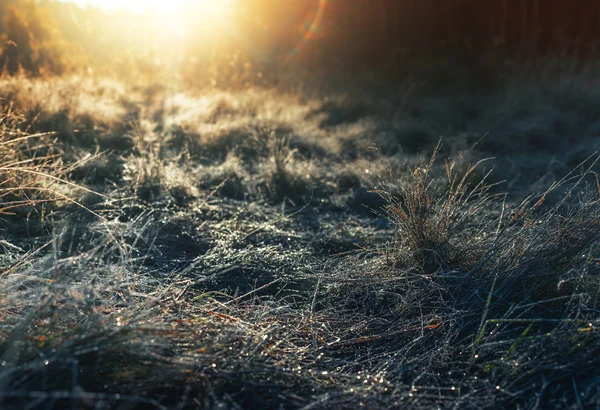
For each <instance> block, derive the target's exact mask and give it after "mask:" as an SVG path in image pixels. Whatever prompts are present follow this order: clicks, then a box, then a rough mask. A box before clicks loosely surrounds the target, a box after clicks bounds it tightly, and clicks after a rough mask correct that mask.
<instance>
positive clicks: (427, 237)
mask: <svg viewBox="0 0 600 410" xmlns="http://www.w3.org/2000/svg"><path fill="white" fill-rule="evenodd" d="M545 64H546V65H544V66H543V68H542V69H540V68H539V67H531V68H530V69H523V68H522V67H521V68H519V69H518V70H513V71H511V70H508V69H507V70H506V73H505V75H504V76H503V77H501V78H500V79H499V80H498V81H497V83H496V85H495V87H493V88H486V89H485V90H481V89H476V88H473V87H467V86H465V87H463V83H461V82H460V81H459V82H458V83H456V82H455V81H454V79H453V77H452V74H451V73H450V74H447V77H445V78H444V77H441V78H440V77H438V76H437V74H435V75H431V76H429V77H426V78H425V77H423V78H410V79H407V80H406V81H404V82H401V83H396V84H394V86H393V87H389V86H387V85H386V84H380V83H378V84H375V85H374V84H373V83H372V82H369V81H370V80H368V79H364V81H355V82H350V83H349V82H344V81H345V80H344V81H341V80H340V82H339V84H338V83H335V84H334V83H319V82H318V81H316V80H315V81H314V82H313V83H310V82H306V84H305V85H304V86H303V87H291V86H290V87H270V86H260V87H259V86H256V87H240V88H238V89H231V90H219V89H216V88H215V89H210V90H207V89H204V88H198V89H193V88H189V87H183V86H181V85H179V84H178V83H177V82H176V81H173V82H165V81H158V80H154V81H153V82H149V81H146V80H144V81H141V80H140V81H134V80H131V79H128V80H124V79H119V78H118V77H114V76H102V75H93V74H90V75H83V74H82V75H75V74H72V75H71V74H65V75H63V76H58V77H56V76H42V77H38V78H29V77H25V76H23V75H15V76H4V77H2V79H0V96H2V100H1V101H0V105H2V107H3V108H2V110H3V111H2V116H1V117H0V184H1V186H0V192H1V194H0V195H1V198H2V199H1V204H0V211H1V218H2V222H1V224H2V225H1V226H2V239H1V241H0V250H1V253H0V266H1V269H2V274H1V275H0V301H1V303H0V406H1V407H2V408H6V409H12V408H14V409H21V408H35V409H37V408H40V409H50V408H55V409H64V408H72V409H79V408H81V409H88V408H89V409H92V408H93V409H104V408H118V409H133V408H136V409H137V408H173V409H185V408H215V409H241V408H248V409H249V408H254V409H258V408H260V409H268V408H273V409H275V408H277V409H280V408H301V409H322V408H335V409H338V408H347V409H356V408H361V407H362V408H424V409H425V408H427V409H428V408H461V409H462V408H477V409H480V408H521V409H537V408H540V409H548V408H560V409H563V408H573V409H576V408H577V409H579V408H582V409H583V408H599V407H600V378H599V374H600V373H599V372H598V368H599V366H600V333H599V329H600V305H599V302H600V248H599V240H600V182H599V180H598V177H597V174H596V173H595V172H596V171H598V168H599V167H598V159H599V157H598V152H597V150H598V149H599V148H600V140H598V137H597V136H598V133H599V132H600V118H599V117H598V103H599V102H600V82H599V80H598V78H600V77H598V76H597V74H596V73H597V69H596V68H594V67H588V68H585V69H578V70H574V69H570V68H569V67H567V66H565V65H561V64H559V63H556V62H555V63H545ZM324 84H326V85H324Z"/></svg>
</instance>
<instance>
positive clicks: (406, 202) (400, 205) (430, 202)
mask: <svg viewBox="0 0 600 410" xmlns="http://www.w3.org/2000/svg"><path fill="white" fill-rule="evenodd" d="M439 149H440V144H439V143H438V145H437V147H436V148H435V149H434V152H433V154H432V156H431V159H430V160H429V162H428V163H426V164H421V165H420V166H418V167H416V168H415V169H414V171H413V172H412V175H411V176H409V177H408V181H407V182H406V183H403V182H400V184H399V186H398V187H397V188H396V187H386V186H384V187H383V189H382V190H381V191H380V192H381V194H382V196H383V197H384V199H385V200H386V202H387V205H386V206H385V213H386V215H387V217H388V219H389V220H390V222H391V223H392V226H393V227H394V230H395V238H394V243H393V244H392V245H391V246H390V247H389V248H388V251H387V255H386V256H387V257H388V259H389V260H390V262H391V263H392V264H394V265H397V264H399V263H409V264H410V263H417V264H419V265H420V266H421V267H422V269H423V270H424V271H427V272H428V273H433V271H435V270H438V269H443V268H448V267H450V268H452V267H456V266H457V264H461V263H462V264H468V263H472V262H473V261H476V260H477V258H478V257H479V255H478V254H477V253H476V250H475V249H469V246H470V245H472V242H473V238H470V237H469V236H471V235H474V234H475V233H476V232H477V230H478V229H480V230H481V226H478V225H479V224H481V222H480V221H479V220H478V219H477V218H478V217H479V216H480V214H481V212H482V211H483V210H484V209H485V207H486V206H487V205H489V204H490V202H491V200H492V196H491V195H490V194H489V190H490V188H491V187H490V185H488V184H486V182H485V178H483V179H481V180H480V181H479V182H478V183H476V184H475V186H474V187H472V186H471V181H472V180H473V178H474V174H475V172H476V170H477V167H478V166H479V165H480V164H481V163H482V162H483V160H481V161H479V162H478V163H476V164H475V165H472V166H470V167H469V168H468V169H467V170H466V172H464V174H463V175H462V176H460V175H458V174H457V172H456V171H455V165H456V163H455V162H447V163H446V167H445V172H446V178H447V181H442V183H443V185H442V186H440V183H439V181H436V179H435V176H434V175H433V174H434V163H435V160H436V156H437V154H438V151H439ZM483 232H484V234H485V230H483ZM406 258H409V259H408V260H406Z"/></svg>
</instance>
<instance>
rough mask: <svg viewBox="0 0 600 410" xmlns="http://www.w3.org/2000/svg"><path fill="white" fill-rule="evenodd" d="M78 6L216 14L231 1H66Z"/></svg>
mask: <svg viewBox="0 0 600 410" xmlns="http://www.w3.org/2000/svg"><path fill="white" fill-rule="evenodd" d="M66 1H71V2H73V3H75V4H78V5H80V6H86V5H92V6H96V7H101V8H103V9H106V10H117V9H126V10H129V11H133V12H144V11H155V12H157V13H158V14H174V13H178V12H181V11H183V10H184V9H185V7H187V6H192V7H194V8H195V9H205V10H206V11H208V12H211V13H215V12H218V11H219V9H221V8H222V7H223V6H225V5H226V4H227V3H231V2H232V1H233V0H66Z"/></svg>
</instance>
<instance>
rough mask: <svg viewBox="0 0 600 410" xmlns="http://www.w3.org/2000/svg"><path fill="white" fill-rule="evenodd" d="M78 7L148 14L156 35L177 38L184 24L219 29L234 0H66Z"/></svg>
mask: <svg viewBox="0 0 600 410" xmlns="http://www.w3.org/2000/svg"><path fill="white" fill-rule="evenodd" d="M67 1H71V2H73V3H75V4H77V5H79V6H81V7H85V6H93V7H98V8H100V9H103V10H106V11H127V12H130V13H134V14H139V15H143V16H144V17H145V18H146V19H147V18H148V17H151V18H152V19H153V23H154V24H155V30H154V31H155V33H156V35H157V37H162V38H163V39H164V40H167V41H169V40H172V39H175V38H181V37H183V36H184V35H185V31H186V29H187V28H188V27H190V26H191V27H198V26H200V27H202V28H203V29H204V30H210V31H211V32H215V31H220V30H222V29H223V28H224V27H223V26H226V25H227V24H228V22H227V14H228V12H229V11H230V10H231V8H232V6H233V5H234V3H236V2H237V1H238V0H67Z"/></svg>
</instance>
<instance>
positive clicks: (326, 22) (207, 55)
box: [0, 0, 600, 88]
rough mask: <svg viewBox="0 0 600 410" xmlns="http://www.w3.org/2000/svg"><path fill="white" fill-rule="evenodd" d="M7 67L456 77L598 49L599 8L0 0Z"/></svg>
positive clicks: (211, 79) (205, 77)
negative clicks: (442, 74) (451, 74)
mask: <svg viewBox="0 0 600 410" xmlns="http://www.w3.org/2000/svg"><path fill="white" fill-rule="evenodd" d="M0 13H1V14H0V15H1V19H0V69H1V70H2V72H3V73H4V74H8V75H14V74H16V73H18V72H26V73H29V74H31V75H48V74H64V73H65V72H69V71H72V72H81V73H88V74H91V73H98V72H100V73H103V74H106V73H113V74H118V75H124V76H126V75H132V74H133V75H139V74H140V73H142V74H145V75H149V76H152V75H159V73H164V71H165V70H168V71H169V72H171V73H176V74H177V75H179V76H180V77H181V79H183V80H185V81H187V82H190V83H195V84H197V85H203V86H213V87H215V86H216V87H231V86H236V87H237V86H241V87H243V86H250V85H256V84H267V83H273V82H276V81H282V79H283V80H284V81H299V82H302V81H305V80H307V79H309V78H314V77H321V78H322V77H323V76H325V77H335V78H336V79H344V80H347V79H348V78H358V77H357V76H359V75H362V76H365V77H369V76H370V77H372V78H376V79H379V80H385V81H396V80H403V79H404V78H405V77H406V76H407V75H411V74H415V73H417V74H427V73H432V72H433V73H436V75H437V74H439V73H440V72H448V70H450V71H452V72H454V71H457V68H459V69H460V71H461V72H463V73H466V74H465V78H467V77H468V78H470V80H469V81H470V83H469V85H468V86H469V87H475V88H477V87H479V86H481V85H486V84H488V83H490V81H491V82H492V83H493V79H494V75H495V74H496V73H497V72H498V71H499V70H501V69H502V67H504V66H505V65H507V64H514V63H519V64H520V63H526V64H534V63H536V62H538V61H545V60H548V59H556V58H568V59H569V60H570V61H571V62H572V64H575V65H578V64H583V63H585V62H588V61H593V60H594V58H595V57H596V56H597V54H598V46H597V44H598V41H597V40H598V37H599V36H600V24H599V23H600V9H599V8H598V7H596V5H595V3H594V2H583V1H579V2H574V1H569V0H543V1H542V0H522V1H518V2H517V1H512V0H497V1H494V2H481V1H475V0H286V1H280V0H204V1H185V0H180V1H169V2H167V1H164V2H163V1H156V0H155V1H135V0H134V1H129V2H128V1H100V0H71V1H50V0H42V1H33V0H0Z"/></svg>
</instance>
